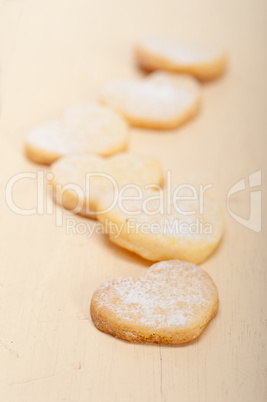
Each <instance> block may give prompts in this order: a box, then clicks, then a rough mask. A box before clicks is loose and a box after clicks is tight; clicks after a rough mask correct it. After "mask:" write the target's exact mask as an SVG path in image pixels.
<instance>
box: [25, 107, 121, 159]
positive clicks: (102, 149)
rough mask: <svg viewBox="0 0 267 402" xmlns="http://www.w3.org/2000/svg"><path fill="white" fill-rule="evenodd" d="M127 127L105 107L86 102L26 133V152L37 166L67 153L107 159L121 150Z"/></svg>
mask: <svg viewBox="0 0 267 402" xmlns="http://www.w3.org/2000/svg"><path fill="white" fill-rule="evenodd" d="M127 141H128V126H127V123H126V122H125V120H124V119H123V117H122V116H120V115H119V114H117V113H116V112H114V111H112V110H111V109H109V108H108V107H105V106H103V105H100V104H97V103H93V102H92V103H88V104H85V105H77V106H73V107H71V108H69V109H68V110H67V111H66V112H65V114H64V116H63V118H62V119H60V120H54V121H52V122H50V123H47V124H45V125H43V126H40V127H37V128H35V129H33V130H32V131H30V132H29V134H28V136H27V138H26V144H25V148H26V153H27V155H28V157H29V158H30V159H31V160H33V161H34V162H37V163H42V164H46V165H50V164H51V163H53V162H54V161H56V160H57V159H59V158H61V157H62V156H63V155H66V154H70V153H75V152H76V153H78V152H85V153H93V154H97V155H102V156H107V155H112V154H114V153H117V152H120V151H123V150H125V148H126V147H127Z"/></svg>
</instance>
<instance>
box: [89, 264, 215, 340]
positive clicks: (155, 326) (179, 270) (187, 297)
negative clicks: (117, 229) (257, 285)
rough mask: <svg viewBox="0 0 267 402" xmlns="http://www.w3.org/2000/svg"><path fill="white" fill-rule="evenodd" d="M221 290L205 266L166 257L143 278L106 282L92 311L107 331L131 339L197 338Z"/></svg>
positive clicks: (92, 305)
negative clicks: (204, 269)
mask: <svg viewBox="0 0 267 402" xmlns="http://www.w3.org/2000/svg"><path fill="white" fill-rule="evenodd" d="M218 304H219V298H218V291H217V288H216V285H215V284H214V282H213V280H212V279H211V277H210V276H209V275H208V274H207V273H206V272H205V271H203V270H202V269H201V268H200V267H198V266H196V265H193V264H190V263H188V262H185V261H178V260H176V261H175V260H172V261H162V262H160V263H157V264H154V265H152V266H151V267H150V268H149V269H148V271H147V273H146V274H145V275H144V276H141V277H140V278H132V277H126V278H118V279H114V280H112V281H109V282H105V283H103V284H102V285H101V286H99V288H98V289H97V290H96V291H95V293H94V295H93V297H92V300H91V317H92V320H93V322H94V324H95V326H96V327H97V328H98V329H99V330H100V331H103V332H106V333H108V334H110V335H113V336H115V337H117V338H121V339H125V340H127V341H131V342H144V343H158V344H172V345H176V344H180V343H186V342H190V341H192V340H193V339H195V338H197V337H198V336H199V335H200V334H201V333H202V331H203V330H204V328H205V327H206V325H207V324H208V322H209V321H210V320H211V319H212V318H213V316H214V315H215V314H216V312H217V309H218Z"/></svg>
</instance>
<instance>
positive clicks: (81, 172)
mask: <svg viewBox="0 0 267 402" xmlns="http://www.w3.org/2000/svg"><path fill="white" fill-rule="evenodd" d="M51 172H52V177H53V178H52V183H53V184H54V188H55V198H56V201H57V202H58V203H59V204H61V205H63V206H64V207H65V208H66V209H70V210H72V211H74V212H76V213H79V214H81V215H84V216H87V217H93V216H94V215H95V211H96V205H97V203H98V201H99V200H100V198H101V197H102V196H103V194H104V193H106V192H111V193H112V194H113V193H115V192H116V191H118V190H119V189H122V188H123V186H127V185H128V184H129V185H130V186H133V185H135V186H137V187H138V188H137V191H141V190H142V189H143V186H145V185H152V184H156V185H160V184H161V183H162V181H163V171H162V168H161V165H160V163H159V162H158V160H157V159H156V158H154V157H152V156H141V155H135V154H131V153H120V154H118V155H115V156H111V157H109V158H102V157H100V156H97V155H87V154H75V155H67V156H64V157H63V158H61V159H59V160H58V161H56V162H55V163H53V164H52V166H51ZM139 189H140V190H139Z"/></svg>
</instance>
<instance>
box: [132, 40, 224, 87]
mask: <svg viewBox="0 0 267 402" xmlns="http://www.w3.org/2000/svg"><path fill="white" fill-rule="evenodd" d="M135 56H136V59H137V62H138V63H139V65H140V66H141V67H143V68H145V69H147V70H152V71H153V70H166V71H172V72H177V73H187V74H192V75H194V76H195V77H197V78H198V79H200V80H210V79H214V78H216V77H218V76H219V75H221V74H222V73H223V71H224V70H225V66H226V54H225V52H224V50H223V49H221V48H220V47H218V46H215V45H203V44H202V45H198V44H190V43H185V42H181V41H176V40H173V39H168V38H144V39H142V40H140V41H139V42H138V43H137V45H136V50H135Z"/></svg>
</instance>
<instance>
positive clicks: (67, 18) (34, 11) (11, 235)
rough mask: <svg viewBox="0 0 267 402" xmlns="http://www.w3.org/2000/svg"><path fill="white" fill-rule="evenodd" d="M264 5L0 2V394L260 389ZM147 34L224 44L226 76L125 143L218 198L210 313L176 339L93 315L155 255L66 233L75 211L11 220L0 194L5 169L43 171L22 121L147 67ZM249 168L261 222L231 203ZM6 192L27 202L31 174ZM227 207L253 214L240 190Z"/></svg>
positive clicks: (165, 394) (204, 396)
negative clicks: (109, 324)
mask: <svg viewBox="0 0 267 402" xmlns="http://www.w3.org/2000/svg"><path fill="white" fill-rule="evenodd" d="M266 8H267V7H266V1H264V0H263V1H260V0H223V1H214V0H203V1H200V0H199V1H196V0H183V1H182V0H180V1H178V0H169V1H163V0H161V1H155V0H153V1H152V0H151V1H144V0H135V1H132V0H128V1H125V0H124V1H123V0H113V1H91V2H88V1H85V0H84V1H82V0H79V1H78V0H76V1H70V0H62V1H60V0H53V1H51V0H46V1H38V0H32V1H30V0H29V1H27V0H25V1H23V0H21V1H19V0H17V1H15V0H14V1H11V0H10V1H2V2H0V13H1V17H0V18H1V21H0V60H1V64H2V73H1V79H2V82H1V88H0V91H1V94H2V99H1V105H2V110H1V120H0V131H1V148H0V149H1V151H0V152H1V163H2V165H1V166H2V167H1V189H2V192H1V194H2V197H1V203H2V204H1V213H0V222H1V228H2V230H1V243H0V253H1V268H0V269H1V271H0V316H1V324H0V362H1V363H0V364H1V391H0V396H1V401H5V402H18V401H20V402H22V401H23V402H24V401H25V402H47V401H49V402H50V401H51V402H54V401H56V402H57V401H68V402H71V401H73V402H86V401H101V402H105V401H109V402H113V401H118V402H132V401H138V402H141V401H142V402H143V401H151V402H159V401H166V402H171V401H183V402H189V401H192V402H195V401H199V402H204V401H210V402H214V401H216V402H227V401H231V402H232V401H244V402H245V401H247V402H251V401H252V400H253V401H257V402H263V401H265V400H266V398H267V395H266V337H267V333H266V295H265V292H266V225H265V222H266V209H265V205H266V194H265V193H264V191H266V185H265V184H266V176H265V175H266V128H267V113H266V101H267V99H266V93H267V88H266V71H267V57H266V34H267V32H266V31H267V29H266V26H267V21H266V15H267V14H266V11H267V10H266ZM149 33H163V34H166V35H170V36H174V37H182V38H185V39H187V38H188V39H194V38H198V39H202V40H204V41H209V40H217V41H218V42H219V43H222V44H223V45H225V47H226V48H227V49H228V52H229V68H228V72H227V74H226V75H225V76H224V77H223V78H222V79H221V80H219V81H217V82H214V83H211V84H208V85H205V87H203V107H202V110H201V113H200V115H199V116H198V118H196V119H195V120H194V121H193V122H191V123H190V124H188V125H185V126H184V127H183V128H181V129H180V130H179V131H177V132H168V133H164V132H162V133H156V132H149V131H145V130H137V129H135V130H132V136H131V144H130V148H131V149H132V150H134V151H140V152H150V153H153V154H154V155H156V156H157V157H158V158H159V159H160V160H161V161H162V164H163V166H164V168H165V169H166V170H167V169H170V170H172V174H173V180H174V182H175V183H178V182H180V183H181V182H189V183H203V184H207V183H211V184H213V186H214V189H213V193H214V196H216V197H217V198H218V200H219V202H221V204H222V206H223V207H224V210H225V224H226V231H225V236H224V239H223V241H222V244H221V245H220V247H219V249H218V250H217V252H216V253H215V254H214V255H213V256H212V257H211V258H210V259H209V260H207V261H206V262H205V263H203V264H202V267H203V268H204V269H205V270H207V271H208V272H209V273H210V274H211V276H212V277H213V279H214V280H215V282H216V284H217V285H218V288H219V293H220V309H219V313H218V315H217V317H216V319H215V320H213V321H212V323H211V324H210V325H209V326H208V327H207V328H206V329H205V331H204V333H203V335H202V336H201V337H200V338H199V340H198V341H195V342H194V343H192V344H190V345H187V346H181V347H159V346H146V345H133V344H129V343H126V342H122V341H119V340H116V339H114V338H112V337H111V336H108V335H105V334H103V333H100V332H98V331H97V330H96V329H95V327H94V326H93V324H92V322H91V321H90V317H89V305H90V298H91V295H92V293H93V291H94V289H95V288H96V287H97V286H98V285H99V284H100V283H102V282H103V281H105V280H108V279H111V278H114V277H117V276H124V275H140V274H142V273H144V272H145V270H146V267H147V266H149V263H147V262H145V261H144V260H142V259H141V258H138V257H135V256H134V255H132V254H130V253H128V252H125V251H123V250H120V249H119V248H117V247H115V246H113V245H111V244H110V243H109V242H108V240H107V239H106V238H105V237H104V236H100V235H95V236H93V238H91V239H87V238H86V236H82V235H78V234H76V235H74V234H69V235H68V234H67V233H66V224H67V219H68V218H71V217H70V216H67V215H65V216H64V218H63V223H62V226H61V227H57V226H56V224H55V215H47V214H42V215H34V216H28V217H27V216H19V215H17V214H15V213H13V212H12V211H11V210H10V209H9V208H8V207H7V205H6V203H5V200H4V189H5V186H6V183H7V182H8V180H9V179H10V177H11V176H12V175H14V174H16V173H19V172H23V171H29V172H37V170H40V169H41V167H39V166H36V165H34V164H32V163H30V162H29V161H27V160H26V158H25V157H24V155H23V138H24V136H25V134H26V132H27V130H28V129H29V128H30V127H31V126H32V125H34V124H37V123H40V122H42V121H45V120H46V119H49V118H52V117H54V116H57V115H58V114H59V113H60V112H61V111H62V110H63V109H64V107H66V106H67V105H69V104H71V103H73V102H76V101H78V100H86V99H94V97H95V96H96V94H97V91H98V89H99V88H100V86H101V84H102V83H103V82H105V81H106V80H107V79H108V78H111V77H128V76H138V75H140V72H138V71H137V69H136V68H135V65H134V62H133V59H132V45H133V43H134V41H135V39H136V38H138V37H139V36H142V35H145V34H149ZM258 170H262V181H263V182H264V183H263V184H264V185H262V191H263V193H262V197H263V199H262V203H263V211H262V222H263V223H264V225H263V229H262V231H261V233H255V232H253V231H251V230H249V229H247V228H245V227H243V226H241V225H239V224H238V223H237V222H236V221H235V220H233V219H232V218H231V217H230V215H229V214H228V213H227V211H226V194H227V191H228V190H229V188H230V187H231V186H232V185H233V184H234V183H235V182H237V181H238V180H240V179H242V178H245V179H247V176H248V174H250V173H252V172H255V171H258ZM13 195H14V200H15V202H16V203H17V204H18V205H19V206H20V207H24V208H32V207H33V206H34V205H35V203H36V181H34V180H24V181H21V182H19V183H18V184H17V185H16V187H15V189H14V194H13ZM47 204H48V206H49V205H50V206H51V202H50V201H49V198H48V201H47ZM231 207H232V209H233V210H234V211H235V212H236V213H239V214H240V215H243V216H248V213H249V191H244V192H241V193H240V194H238V195H237V196H236V197H234V198H233V200H232V204H231ZM76 219H77V222H84V220H83V219H81V218H76ZM87 222H88V223H89V224H90V225H93V222H91V223H90V221H87Z"/></svg>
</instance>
